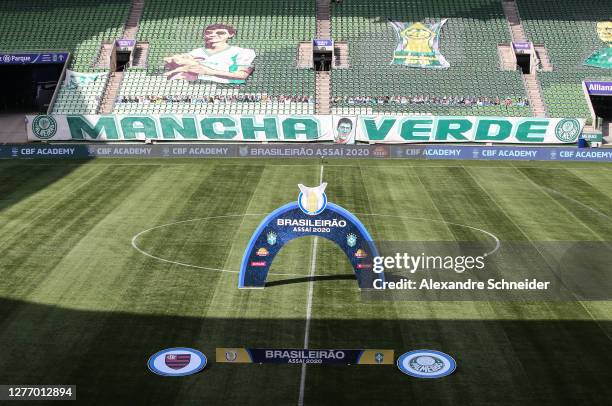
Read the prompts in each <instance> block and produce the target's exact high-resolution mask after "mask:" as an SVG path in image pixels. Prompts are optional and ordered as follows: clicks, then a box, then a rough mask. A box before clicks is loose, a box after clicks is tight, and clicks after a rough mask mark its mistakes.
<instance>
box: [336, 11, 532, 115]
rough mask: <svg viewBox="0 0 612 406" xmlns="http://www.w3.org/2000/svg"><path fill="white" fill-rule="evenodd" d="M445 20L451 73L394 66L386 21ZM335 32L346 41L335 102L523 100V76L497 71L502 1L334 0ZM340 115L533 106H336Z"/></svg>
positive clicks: (516, 110)
mask: <svg viewBox="0 0 612 406" xmlns="http://www.w3.org/2000/svg"><path fill="white" fill-rule="evenodd" d="M443 18H448V19H449V20H448V21H447V23H446V25H445V26H444V28H443V30H442V34H441V41H440V50H441V53H442V54H443V55H444V56H445V57H446V59H447V60H448V61H449V63H450V65H451V68H449V69H448V70H424V69H410V68H405V67H400V66H391V65H390V62H391V57H392V53H393V50H394V48H395V46H396V43H397V40H396V34H395V32H394V30H393V28H392V27H391V25H390V24H389V22H388V19H394V20H397V21H406V22H407V21H413V22H418V21H431V22H433V21H439V20H441V19H443ZM332 33H333V36H334V39H335V40H336V41H347V42H348V43H349V48H350V51H349V54H350V65H351V67H350V68H349V69H342V70H335V71H333V73H332V90H333V92H332V100H338V98H343V99H344V97H349V98H356V97H367V96H370V97H374V98H378V97H385V96H390V97H398V96H399V97H401V96H405V95H411V96H419V97H422V98H426V97H429V98H431V97H439V98H447V99H449V98H452V99H457V98H458V99H462V98H465V97H471V98H488V99H492V100H495V99H497V98H500V99H506V98H511V99H512V100H519V99H521V100H525V99H527V95H526V93H525V88H524V85H523V82H522V79H521V74H520V73H519V72H518V71H516V72H512V71H511V72H506V71H501V70H500V69H499V57H498V54H497V45H498V44H499V43H508V42H510V41H511V37H510V32H509V27H508V23H507V21H506V19H505V17H504V12H503V9H502V5H501V2H500V1H499V0H432V1H427V2H423V1H403V0H383V1H377V2H372V1H370V0H350V1H346V2H342V3H341V4H334V3H332ZM332 112H333V113H338V114H372V113H377V114H387V113H393V114H397V113H418V114H423V113H428V114H437V115H455V114H458V115H459V114H460V115H503V116H529V115H530V114H531V111H530V107H528V106H519V105H510V106H508V105H506V104H505V103H502V104H498V105H487V106H482V105H478V104H476V105H469V106H468V105H454V104H424V103H423V104H401V103H400V104H397V103H395V104H373V105H371V106H368V107H363V106H359V107H357V106H354V105H350V104H347V103H345V102H336V103H334V104H333V108H332Z"/></svg>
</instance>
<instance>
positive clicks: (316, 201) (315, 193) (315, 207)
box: [298, 182, 327, 216]
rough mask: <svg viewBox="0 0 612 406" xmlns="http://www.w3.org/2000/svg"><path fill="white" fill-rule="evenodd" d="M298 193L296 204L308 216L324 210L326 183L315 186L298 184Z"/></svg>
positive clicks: (325, 204)
mask: <svg viewBox="0 0 612 406" xmlns="http://www.w3.org/2000/svg"><path fill="white" fill-rule="evenodd" d="M298 187H299V188H300V195H299V196H298V205H299V206H300V209H301V210H302V211H303V212H304V213H306V214H308V215H309V216H316V215H317V214H320V213H322V212H323V210H325V207H326V206H327V196H326V195H325V187H327V183H325V182H324V183H322V184H320V185H319V186H317V187H306V186H304V185H302V184H299V185H298Z"/></svg>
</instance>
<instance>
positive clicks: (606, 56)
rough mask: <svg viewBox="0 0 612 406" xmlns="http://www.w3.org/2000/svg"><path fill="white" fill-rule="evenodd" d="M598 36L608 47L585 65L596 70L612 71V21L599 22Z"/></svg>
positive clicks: (599, 51) (593, 55)
mask: <svg viewBox="0 0 612 406" xmlns="http://www.w3.org/2000/svg"><path fill="white" fill-rule="evenodd" d="M597 35H598V36H599V39H601V40H602V41H603V42H604V43H605V44H606V45H605V47H603V48H602V49H600V50H597V51H595V52H594V53H593V54H592V55H591V56H589V57H588V58H587V60H586V61H585V62H584V64H585V65H588V66H593V67H596V68H602V69H612V21H600V22H598V23H597Z"/></svg>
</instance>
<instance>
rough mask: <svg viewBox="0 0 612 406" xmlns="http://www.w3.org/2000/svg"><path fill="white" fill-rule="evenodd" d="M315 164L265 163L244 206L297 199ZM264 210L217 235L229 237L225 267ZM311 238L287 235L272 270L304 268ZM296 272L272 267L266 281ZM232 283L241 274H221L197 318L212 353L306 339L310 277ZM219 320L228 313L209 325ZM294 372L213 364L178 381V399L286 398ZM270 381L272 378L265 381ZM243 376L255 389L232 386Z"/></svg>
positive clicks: (268, 208)
mask: <svg viewBox="0 0 612 406" xmlns="http://www.w3.org/2000/svg"><path fill="white" fill-rule="evenodd" d="M319 170H320V166H319V165H312V166H302V167H300V168H298V169H296V168H292V167H282V168H279V167H275V166H273V165H266V166H265V167H264V169H263V171H262V173H261V176H260V177H259V179H258V181H257V182H254V183H253V185H252V187H253V193H252V194H251V195H244V194H242V192H241V191H238V194H239V196H241V198H242V199H243V201H244V202H245V213H250V214H253V213H264V214H268V213H271V212H272V211H273V210H275V209H277V208H278V207H280V206H282V205H284V204H286V203H289V202H292V201H295V200H296V199H297V196H298V194H299V189H298V186H297V185H298V183H303V184H305V185H307V186H315V185H317V184H318V180H319ZM263 218H264V216H246V217H244V218H242V219H240V220H239V221H238V222H236V228H235V229H233V230H226V232H225V233H223V234H221V235H219V238H224V239H228V240H229V241H231V242H232V245H231V249H230V252H229V255H228V256H227V259H226V261H225V263H224V266H223V267H224V268H225V269H231V270H238V269H239V267H240V262H241V260H242V255H243V254H244V250H245V249H246V247H247V243H248V241H249V239H250V237H251V235H252V234H253V232H254V231H255V229H256V227H257V226H258V225H259V223H260V222H261V221H262V220H263ZM311 243H312V239H311V238H302V239H298V240H294V241H291V242H290V243H289V244H287V245H286V246H285V247H284V248H283V249H282V250H281V252H280V253H279V254H278V256H277V257H276V258H275V259H274V262H273V265H272V267H271V269H270V272H271V273H294V274H298V275H299V274H301V275H307V274H308V270H309V268H310V261H311V260H312V258H311V255H310V253H311V251H310V249H309V248H310V246H311ZM266 259H267V258H265V257H263V258H262V260H266ZM295 278H298V276H274V275H269V276H268V281H277V282H278V281H283V280H286V281H287V280H291V279H295ZM237 284H238V274H235V273H223V274H220V275H219V279H218V286H217V289H216V290H215V291H214V292H211V293H212V294H211V297H210V304H209V306H207V308H206V309H205V316H204V318H203V320H202V324H201V330H200V334H199V336H200V340H199V344H200V346H201V347H202V348H205V349H207V350H208V352H209V353H210V354H211V356H214V355H213V354H214V349H215V348H216V347H268V348H270V347H272V348H274V347H277V348H290V347H296V348H300V347H301V346H302V345H303V336H304V321H303V320H304V318H305V316H306V302H307V291H308V284H305V283H289V284H285V285H278V286H268V287H266V288H265V289H263V290H239V289H238V286H237ZM217 320H227V322H226V323H224V328H222V329H219V328H214V326H216V325H217V324H218V321H217ZM299 374H300V368H299V365H298V366H295V365H276V366H275V365H267V366H260V365H238V366H236V365H223V364H218V365H216V368H215V374H214V377H213V376H208V377H206V381H205V382H202V383H201V384H199V385H182V387H181V390H180V392H179V393H178V395H177V401H178V402H179V403H192V402H197V401H198V400H199V399H202V398H207V399H210V401H211V402H212V403H215V402H216V403H224V404H237V403H240V402H241V401H244V399H245V397H249V399H250V400H251V402H253V403H270V402H272V403H275V402H276V403H282V404H287V403H288V402H290V401H289V400H290V399H293V398H296V397H297V393H298V388H299V379H300V376H299ZM272 381H273V382H275V384H274V385H272V386H270V385H269V384H268V383H269V382H272ZM241 382H242V383H244V385H246V386H247V387H249V388H254V387H256V388H258V389H257V391H251V392H250V393H246V392H245V391H244V390H240V389H237V387H236V383H241ZM212 393H216V395H214V394H213V395H211V394H212Z"/></svg>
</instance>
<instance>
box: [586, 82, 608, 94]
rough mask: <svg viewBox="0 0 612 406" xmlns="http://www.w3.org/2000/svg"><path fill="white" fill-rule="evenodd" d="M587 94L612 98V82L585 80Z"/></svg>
mask: <svg viewBox="0 0 612 406" xmlns="http://www.w3.org/2000/svg"><path fill="white" fill-rule="evenodd" d="M584 85H585V86H586V89H587V92H589V94H590V95H593V96H612V82H602V81H594V80H585V82H584Z"/></svg>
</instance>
